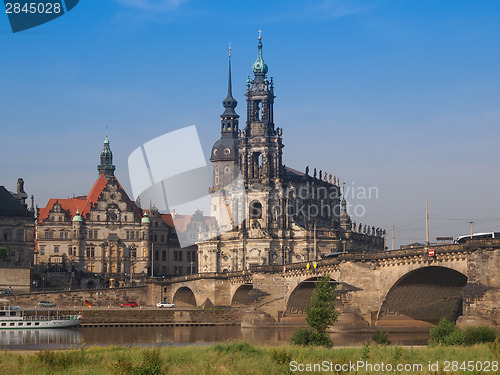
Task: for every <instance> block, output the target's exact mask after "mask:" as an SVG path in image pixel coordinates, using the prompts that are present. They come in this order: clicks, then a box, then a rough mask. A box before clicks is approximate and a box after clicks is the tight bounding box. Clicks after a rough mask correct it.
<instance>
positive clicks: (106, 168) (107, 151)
mask: <svg viewBox="0 0 500 375" xmlns="http://www.w3.org/2000/svg"><path fill="white" fill-rule="evenodd" d="M97 170H98V171H99V176H100V175H101V174H103V173H104V177H106V178H110V177H111V176H114V174H115V166H114V165H113V153H112V152H111V148H110V147H109V140H108V136H107V135H106V139H105V140H104V147H103V149H102V151H101V164H99V165H98V166H97Z"/></svg>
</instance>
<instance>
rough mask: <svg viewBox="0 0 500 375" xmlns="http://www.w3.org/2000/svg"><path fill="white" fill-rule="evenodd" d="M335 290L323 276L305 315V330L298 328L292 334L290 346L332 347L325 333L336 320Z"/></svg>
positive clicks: (328, 279) (318, 282) (330, 340)
mask: <svg viewBox="0 0 500 375" xmlns="http://www.w3.org/2000/svg"><path fill="white" fill-rule="evenodd" d="M335 288H336V285H332V283H331V280H330V276H329V275H324V276H322V277H321V278H320V279H319V280H318V281H317V282H316V286H315V288H314V290H313V294H312V296H311V300H310V301H309V303H308V305H307V307H306V310H305V313H306V322H307V325H308V327H307V328H298V329H296V330H295V331H294V332H293V335H292V338H291V340H292V344H295V345H315V346H326V347H327V348H329V347H331V346H332V345H333V342H332V339H331V338H330V336H329V335H328V334H327V333H326V329H327V328H328V326H331V325H333V323H334V322H335V321H336V320H337V317H338V313H337V312H336V311H335Z"/></svg>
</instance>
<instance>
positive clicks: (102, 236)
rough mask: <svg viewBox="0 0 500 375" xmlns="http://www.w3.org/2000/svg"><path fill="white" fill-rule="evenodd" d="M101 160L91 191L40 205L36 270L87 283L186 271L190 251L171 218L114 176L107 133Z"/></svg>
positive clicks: (128, 279)
mask: <svg viewBox="0 0 500 375" xmlns="http://www.w3.org/2000/svg"><path fill="white" fill-rule="evenodd" d="M100 159H101V163H100V164H99V165H98V166H97V170H98V172H99V173H98V178H97V180H96V181H95V183H94V185H93V186H92V188H91V189H90V192H89V193H88V194H87V195H85V196H78V197H73V198H69V199H55V198H53V199H50V200H49V202H48V203H47V205H46V206H45V207H43V208H41V209H39V211H38V223H37V246H36V248H37V251H36V253H35V263H36V269H37V270H38V271H39V272H44V273H50V274H51V275H52V276H54V275H57V274H58V275H59V276H61V277H62V278H64V277H66V278H70V280H71V281H70V282H71V283H74V284H76V285H80V286H82V287H88V286H97V285H102V284H106V285H109V284H110V283H113V282H114V283H115V284H127V283H130V282H132V281H133V280H140V279H143V278H145V277H148V276H153V271H152V268H153V269H154V276H168V275H182V274H186V273H187V272H188V271H189V269H188V262H187V259H188V257H187V256H186V255H184V252H185V251H187V250H184V249H181V248H180V247H179V245H178V242H177V241H176V237H175V231H174V228H173V224H172V223H171V219H169V217H168V215H161V214H159V212H158V210H156V209H154V208H152V209H151V210H142V209H141V208H140V207H139V206H138V205H136V203H135V202H134V201H132V200H131V199H130V198H129V196H128V195H127V193H126V192H125V190H124V189H123V187H122V186H121V184H120V182H119V181H118V180H117V178H116V177H115V175H114V171H115V166H114V165H113V154H112V152H111V149H110V144H109V140H108V139H107V137H106V140H105V141H104V147H103V150H102V152H101V156H100ZM173 249H175V250H173ZM177 252H181V253H182V255H179V254H178V253H177ZM190 256H191V254H190ZM153 257H154V258H153ZM179 258H180V259H181V261H176V260H175V259H179ZM183 259H186V260H183ZM189 259H190V258H189ZM110 280H111V282H110Z"/></svg>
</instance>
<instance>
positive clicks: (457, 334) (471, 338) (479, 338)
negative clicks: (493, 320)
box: [430, 318, 497, 345]
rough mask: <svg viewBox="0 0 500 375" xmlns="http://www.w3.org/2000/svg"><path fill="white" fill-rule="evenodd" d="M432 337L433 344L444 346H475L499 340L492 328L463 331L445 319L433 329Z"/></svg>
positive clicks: (469, 328)
mask: <svg viewBox="0 0 500 375" xmlns="http://www.w3.org/2000/svg"><path fill="white" fill-rule="evenodd" d="M430 336H431V339H430V343H431V344H444V345H475V344H483V343H490V342H494V341H495V340H496V339H497V333H496V331H495V329H493V328H491V327H483V326H481V327H467V328H465V329H463V330H462V329H460V328H458V327H457V326H456V325H455V324H453V323H452V322H450V321H449V320H447V319H445V318H443V319H441V320H440V321H439V323H438V324H437V325H436V326H434V327H432V328H431V330H430Z"/></svg>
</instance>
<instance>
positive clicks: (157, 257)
mask: <svg viewBox="0 0 500 375" xmlns="http://www.w3.org/2000/svg"><path fill="white" fill-rule="evenodd" d="M158 260H160V252H159V251H155V261H158Z"/></svg>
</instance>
